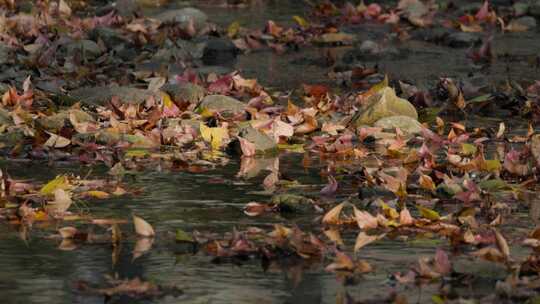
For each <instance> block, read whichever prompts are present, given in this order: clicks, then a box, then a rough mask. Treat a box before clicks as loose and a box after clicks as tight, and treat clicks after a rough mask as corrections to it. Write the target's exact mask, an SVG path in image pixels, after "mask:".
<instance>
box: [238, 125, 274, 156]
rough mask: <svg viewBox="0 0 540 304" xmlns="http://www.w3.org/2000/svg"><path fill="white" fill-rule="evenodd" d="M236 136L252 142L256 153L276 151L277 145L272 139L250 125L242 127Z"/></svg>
mask: <svg viewBox="0 0 540 304" xmlns="http://www.w3.org/2000/svg"><path fill="white" fill-rule="evenodd" d="M238 136H240V137H242V138H243V139H246V140H248V141H249V142H251V143H252V144H254V145H255V151H256V152H257V153H271V152H275V151H277V148H278V147H277V143H276V142H275V141H274V139H273V138H271V137H270V136H268V135H266V134H265V133H263V132H261V131H259V130H257V129H255V128H253V127H252V126H247V127H244V128H242V129H241V130H240V131H239V132H238Z"/></svg>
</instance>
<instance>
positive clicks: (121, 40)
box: [88, 27, 131, 49]
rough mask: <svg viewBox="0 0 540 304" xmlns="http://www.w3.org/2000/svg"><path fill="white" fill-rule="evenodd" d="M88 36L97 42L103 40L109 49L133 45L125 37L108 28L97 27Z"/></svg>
mask: <svg viewBox="0 0 540 304" xmlns="http://www.w3.org/2000/svg"><path fill="white" fill-rule="evenodd" d="M88 36H89V37H90V39H92V40H94V41H96V42H97V41H98V40H99V39H101V41H103V43H104V44H105V46H106V47H107V48H109V49H112V48H116V47H118V46H119V45H122V44H130V43H131V42H130V41H129V39H127V38H126V37H125V36H124V35H122V34H121V33H119V32H117V31H115V30H114V29H112V28H108V27H97V28H95V29H93V30H92V31H90V33H89V34H88Z"/></svg>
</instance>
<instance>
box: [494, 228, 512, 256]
mask: <svg viewBox="0 0 540 304" xmlns="http://www.w3.org/2000/svg"><path fill="white" fill-rule="evenodd" d="M493 233H494V234H495V241H496V244H497V248H499V250H500V251H501V253H502V254H503V255H504V257H505V258H507V259H508V257H510V247H509V246H508V243H507V242H506V239H505V238H504V236H503V235H502V234H501V233H500V232H499V230H497V229H496V228H493Z"/></svg>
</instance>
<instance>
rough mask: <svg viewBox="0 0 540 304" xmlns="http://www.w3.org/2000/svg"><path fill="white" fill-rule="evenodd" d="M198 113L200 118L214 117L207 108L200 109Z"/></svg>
mask: <svg viewBox="0 0 540 304" xmlns="http://www.w3.org/2000/svg"><path fill="white" fill-rule="evenodd" d="M198 112H199V114H200V115H201V116H202V118H210V117H214V114H215V112H214V111H212V110H210V109H208V108H207V107H202V108H201V109H200V110H199V111H198Z"/></svg>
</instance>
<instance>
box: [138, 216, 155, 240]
mask: <svg viewBox="0 0 540 304" xmlns="http://www.w3.org/2000/svg"><path fill="white" fill-rule="evenodd" d="M133 225H134V226H135V232H136V233H137V234H138V235H140V236H144V237H153V236H154V235H155V232H154V228H152V226H151V225H150V224H148V222H146V221H145V220H144V219H142V218H140V217H138V216H136V215H133Z"/></svg>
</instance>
